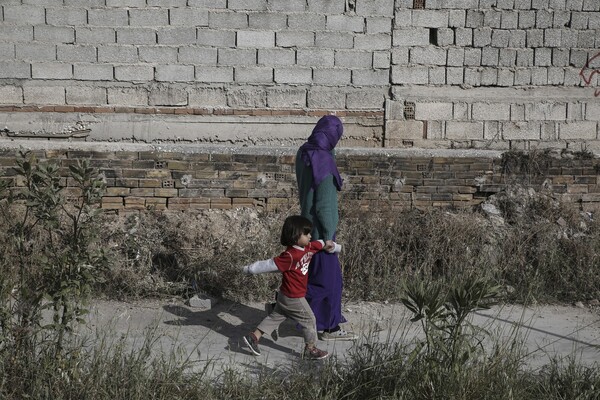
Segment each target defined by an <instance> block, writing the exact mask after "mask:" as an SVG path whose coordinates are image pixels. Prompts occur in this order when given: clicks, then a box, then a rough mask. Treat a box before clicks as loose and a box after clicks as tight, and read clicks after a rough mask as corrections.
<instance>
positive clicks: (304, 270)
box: [243, 215, 341, 360]
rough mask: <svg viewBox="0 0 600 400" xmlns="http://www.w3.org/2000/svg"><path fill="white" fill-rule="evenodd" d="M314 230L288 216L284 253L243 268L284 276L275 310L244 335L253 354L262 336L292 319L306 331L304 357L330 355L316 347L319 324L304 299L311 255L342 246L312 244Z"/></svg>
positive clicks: (283, 236) (298, 218)
mask: <svg viewBox="0 0 600 400" xmlns="http://www.w3.org/2000/svg"><path fill="white" fill-rule="evenodd" d="M311 230H312V223H311V222H310V220H309V219H307V218H304V217H302V216H299V215H292V216H290V217H287V218H286V219H285V222H284V223H283V228H282V229H281V244H282V245H284V246H286V249H285V251H284V252H283V253H281V254H280V255H279V256H277V257H275V258H271V259H269V260H263V261H257V262H255V263H253V264H250V265H247V266H245V267H244V268H243V271H244V273H247V274H261V273H266V272H277V271H279V272H281V273H282V274H283V277H282V280H281V286H280V288H279V293H278V295H277V302H276V304H275V308H274V309H273V311H272V312H271V313H270V314H269V315H267V317H266V318H265V319H263V321H262V322H261V323H260V324H259V325H258V327H257V328H256V329H255V330H254V332H250V333H249V334H248V335H246V336H244V342H245V343H246V345H247V346H248V349H249V350H250V351H251V352H252V353H253V354H254V355H257V356H259V355H260V348H259V347H258V341H259V340H260V338H261V337H262V335H263V334H264V333H265V332H269V333H270V332H272V331H274V330H275V329H277V328H278V327H279V325H280V324H281V323H282V322H283V321H285V319H286V318H290V319H292V320H293V321H295V322H297V323H298V324H299V325H300V326H301V327H302V328H303V329H302V334H303V336H304V342H305V347H304V354H303V357H305V358H309V359H312V360H320V359H323V358H326V357H327V356H329V354H328V353H327V352H326V351H324V350H320V349H318V348H317V347H316V346H315V342H316V341H317V324H316V320H315V316H314V314H313V312H312V310H311V308H310V306H309V305H308V302H307V301H306V299H305V298H304V296H305V295H306V288H307V285H308V265H309V264H310V260H311V258H312V256H313V255H314V254H315V253H316V252H318V251H321V250H325V251H328V252H330V253H333V252H339V251H340V249H341V246H340V245H338V244H336V243H334V242H332V241H327V243H325V242H323V241H322V240H315V241H312V242H311V240H310V239H311V235H310V231H311Z"/></svg>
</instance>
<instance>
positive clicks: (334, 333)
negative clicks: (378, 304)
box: [296, 115, 356, 340]
mask: <svg viewBox="0 0 600 400" xmlns="http://www.w3.org/2000/svg"><path fill="white" fill-rule="evenodd" d="M343 131H344V127H343V124H342V121H341V120H340V119H339V118H338V117H336V116H333V115H327V116H324V117H322V118H321V119H320V120H319V121H318V122H317V124H316V125H315V127H314V129H313V131H312V134H311V135H310V137H309V138H308V140H307V142H306V143H304V144H303V145H302V146H301V147H300V149H299V150H298V153H297V154H296V180H297V181H298V193H299V196H300V207H301V209H302V215H303V216H304V217H306V218H308V219H310V220H311V221H312V223H313V228H312V232H311V234H312V237H313V240H324V241H325V242H328V241H333V240H335V233H336V230H337V225H338V218H339V216H338V194H337V192H338V191H339V190H341V188H342V178H341V177H340V173H339V171H338V168H337V165H336V163H335V158H334V156H335V154H334V148H335V146H336V144H337V143H338V141H339V140H340V138H341V137H342V133H343ZM342 286H343V285H342V269H341V267H340V261H339V259H338V256H337V253H327V252H319V253H317V254H315V255H314V256H313V258H312V260H311V263H310V267H309V270H308V291H307V293H306V300H307V301H308V303H309V304H310V307H311V309H312V310H313V312H314V314H315V317H316V319H317V331H319V338H320V339H321V340H336V339H337V340H354V339H356V335H355V334H354V333H352V332H348V331H346V330H344V329H341V328H340V324H341V323H343V322H346V319H345V318H344V316H343V315H342Z"/></svg>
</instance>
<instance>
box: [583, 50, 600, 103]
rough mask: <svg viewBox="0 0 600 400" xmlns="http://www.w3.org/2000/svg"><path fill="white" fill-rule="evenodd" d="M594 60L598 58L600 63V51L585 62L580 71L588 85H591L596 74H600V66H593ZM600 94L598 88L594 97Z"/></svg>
mask: <svg viewBox="0 0 600 400" xmlns="http://www.w3.org/2000/svg"><path fill="white" fill-rule="evenodd" d="M594 60H597V61H598V64H600V53H598V54H596V55H595V56H594V57H592V58H590V59H589V60H588V62H586V63H585V66H584V67H583V68H581V71H579V75H580V76H581V78H582V79H583V81H584V82H585V84H586V86H588V85H591V83H592V78H593V77H594V75H596V74H600V66H599V67H598V68H594V67H592V65H593V62H594ZM598 96H600V89H596V90H595V91H594V97H598Z"/></svg>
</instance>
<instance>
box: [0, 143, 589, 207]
mask: <svg viewBox="0 0 600 400" xmlns="http://www.w3.org/2000/svg"><path fill="white" fill-rule="evenodd" d="M25 148H27V149H29V150H31V151H34V152H35V154H36V155H37V157H38V158H39V159H41V160H45V161H51V162H55V163H58V164H59V165H61V166H63V167H65V168H63V173H64V175H65V177H66V176H67V171H68V169H67V168H66V167H67V166H68V165H70V164H72V163H75V162H77V160H80V159H88V160H90V162H91V164H92V166H94V167H95V168H98V170H99V172H100V175H101V176H102V177H103V178H104V180H105V181H106V185H107V192H106V195H105V196H104V197H103V198H102V208H104V209H106V210H115V211H116V212H128V211H139V210H149V209H156V210H166V211H181V210H192V211H193V210H198V209H215V208H218V209H222V208H235V207H258V208H261V209H265V210H267V211H275V210H290V209H294V208H296V209H297V207H298V200H297V188H296V181H295V175H294V159H295V148H287V147H286V148H273V147H268V148H265V147H223V146H214V145H213V146H210V145H204V146H197V145H161V146H153V145H133V144H120V145H119V147H118V148H115V147H114V146H110V145H98V144H94V143H80V144H77V145H75V144H71V145H69V146H61V145H59V144H55V145H51V144H49V143H48V142H47V143H46V144H44V143H43V142H40V141H22V142H20V143H19V142H14V143H12V144H11V145H10V146H6V145H4V146H2V147H1V148H0V176H2V179H4V180H10V182H11V185H12V186H16V187H18V186H20V185H22V182H20V181H19V179H15V178H16V175H15V172H14V170H13V167H14V166H15V165H16V162H15V160H16V157H17V154H18V151H19V150H20V149H25ZM513 155H514V159H513V160H512V161H511V160H510V159H508V163H507V158H506V157H503V155H502V153H501V152H498V151H491V150H416V149H395V150H394V149H391V150H385V149H371V150H361V149H350V148H344V149H339V151H338V152H337V155H336V157H337V163H338V165H339V169H340V172H341V174H342V177H343V178H344V186H343V190H342V191H341V193H340V196H341V201H342V202H343V204H344V205H345V206H348V207H361V208H364V209H366V210H371V211H373V212H376V211H378V210H379V211H381V210H386V209H405V208H421V209H426V208H431V207H465V208H473V207H474V206H476V205H478V204H480V203H481V202H482V201H484V200H485V199H486V198H487V197H488V196H490V195H492V194H494V193H497V192H499V191H502V190H503V189H504V188H505V185H507V184H511V183H514V182H520V183H526V184H527V185H528V186H530V187H532V188H534V189H535V190H543V191H546V192H548V193H553V194H554V196H555V197H556V198H559V199H562V200H564V201H566V202H568V203H574V204H579V206H580V207H581V209H583V210H587V211H595V210H596V209H598V207H599V206H600V182H599V180H598V171H599V169H600V160H599V159H592V158H586V157H582V156H581V155H579V156H578V155H577V154H569V157H561V156H560V153H557V155H556V157H550V156H549V155H547V154H543V155H542V156H541V158H538V159H534V160H533V161H532V162H525V161H524V160H527V158H526V157H524V156H523V155H519V154H518V153H514V154H513ZM521 157H523V158H521ZM529 166H532V167H531V168H530V167H529ZM62 183H63V185H64V187H65V188H66V192H67V193H71V194H73V193H74V192H73V190H74V187H73V186H74V185H72V182H70V181H69V180H68V179H64V180H62Z"/></svg>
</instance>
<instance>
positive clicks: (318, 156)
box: [300, 115, 344, 190]
mask: <svg viewBox="0 0 600 400" xmlns="http://www.w3.org/2000/svg"><path fill="white" fill-rule="evenodd" d="M343 132H344V126H343V124H342V121H341V120H340V119H339V118H338V117H336V116H335V115H326V116H324V117H322V118H321V119H320V120H319V121H318V122H317V124H316V125H315V128H314V129H313V131H312V133H311V135H310V136H309V138H308V140H307V141H306V143H304V144H303V145H302V146H300V154H301V156H302V161H304V164H305V165H310V166H311V167H312V174H313V188H316V187H317V186H319V184H320V183H321V182H322V181H323V179H325V177H326V176H327V175H329V174H331V175H333V178H334V182H335V186H336V187H337V189H338V190H340V189H341V188H342V177H341V176H340V172H339V171H338V169H337V165H336V164H335V160H334V158H333V154H332V150H333V149H334V147H335V145H336V144H337V142H338V141H339V140H340V138H341V137H342V133H343Z"/></svg>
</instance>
